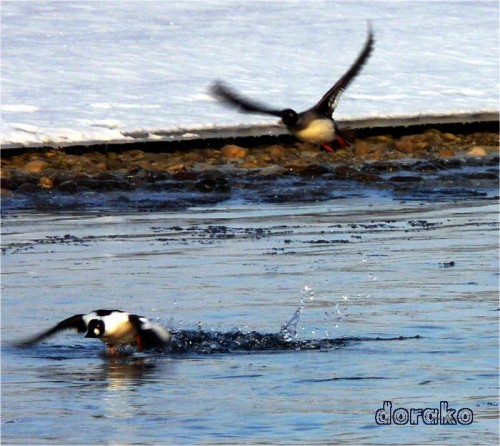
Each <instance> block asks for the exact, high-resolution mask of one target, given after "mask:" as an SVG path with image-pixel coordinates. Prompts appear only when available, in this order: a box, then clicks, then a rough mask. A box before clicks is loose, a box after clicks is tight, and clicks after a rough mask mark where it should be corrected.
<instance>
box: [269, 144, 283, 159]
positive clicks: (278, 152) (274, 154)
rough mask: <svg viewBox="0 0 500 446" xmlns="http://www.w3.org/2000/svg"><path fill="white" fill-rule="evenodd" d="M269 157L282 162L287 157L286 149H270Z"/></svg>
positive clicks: (278, 146) (276, 147) (272, 147)
mask: <svg viewBox="0 0 500 446" xmlns="http://www.w3.org/2000/svg"><path fill="white" fill-rule="evenodd" d="M269 157H270V158H271V160H273V161H280V160H282V159H283V158H284V157H285V148H284V147H283V146H280V145H274V146H271V147H269Z"/></svg>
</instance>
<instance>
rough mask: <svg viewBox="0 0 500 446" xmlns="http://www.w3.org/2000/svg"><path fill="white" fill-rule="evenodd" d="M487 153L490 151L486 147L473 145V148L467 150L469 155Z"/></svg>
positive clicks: (483, 154)
mask: <svg viewBox="0 0 500 446" xmlns="http://www.w3.org/2000/svg"><path fill="white" fill-rule="evenodd" d="M487 153H488V152H487V151H486V149H485V148H484V147H481V146H474V147H472V149H470V150H469V151H468V152H467V155H470V156H485V155H486V154H487Z"/></svg>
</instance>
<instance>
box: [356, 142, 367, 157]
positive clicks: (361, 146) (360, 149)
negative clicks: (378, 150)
mask: <svg viewBox="0 0 500 446" xmlns="http://www.w3.org/2000/svg"><path fill="white" fill-rule="evenodd" d="M354 153H355V154H356V155H358V156H363V155H367V154H368V153H370V144H369V143H368V142H367V141H364V140H362V139H358V140H357V141H356V144H355V146H354Z"/></svg>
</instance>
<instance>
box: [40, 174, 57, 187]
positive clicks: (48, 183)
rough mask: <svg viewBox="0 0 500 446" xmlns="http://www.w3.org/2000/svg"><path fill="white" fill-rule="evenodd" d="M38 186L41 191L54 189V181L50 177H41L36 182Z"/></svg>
mask: <svg viewBox="0 0 500 446" xmlns="http://www.w3.org/2000/svg"><path fill="white" fill-rule="evenodd" d="M38 186H39V187H41V188H42V189H52V188H53V187H54V180H53V179H52V178H50V177H46V176H42V177H40V179H39V180H38Z"/></svg>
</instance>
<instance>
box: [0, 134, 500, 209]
mask: <svg viewBox="0 0 500 446" xmlns="http://www.w3.org/2000/svg"><path fill="white" fill-rule="evenodd" d="M112 148H113V146H109V150H107V151H104V152H101V151H85V152H84V153H80V154H75V153H71V151H69V150H67V149H63V148H59V149H55V148H46V149H27V150H26V151H23V152H22V153H12V154H9V151H8V150H7V151H4V152H3V153H2V160H1V161H2V164H1V182H2V183H1V194H2V195H1V196H2V208H3V209H20V208H28V209H29V208H33V207H36V208H39V209H42V210H46V211H48V210H54V209H55V210H57V209H68V208H70V209H76V208H81V207H84V208H85V207H89V206H91V207H95V206H97V207H102V206H105V207H106V206H107V207H123V206H126V207H128V208H134V209H140V210H151V209H155V208H162V209H180V208H186V207H189V206H193V205H205V204H215V203H218V202H222V201H224V200H227V199H229V198H236V197H239V198H242V199H244V200H250V201H258V202H301V201H302V202H303V201H317V200H327V199H332V198H338V197H339V195H338V194H340V193H341V192H340V191H341V190H342V188H344V189H343V190H344V191H346V193H347V195H348V196H349V195H352V194H355V193H358V191H359V189H360V188H370V189H371V190H381V189H384V190H390V191H392V193H395V194H396V195H399V196H401V195H404V196H408V197H411V199H414V198H415V197H418V196H419V194H420V195H422V194H423V195H425V196H428V195H429V194H438V195H439V194H441V196H442V195H443V194H445V195H448V196H450V195H453V196H456V197H465V198H468V197H481V196H483V197H485V196H489V197H492V196H493V197H495V196H497V195H498V193H497V192H496V191H497V190H498V167H499V157H498V154H499V135H498V133H493V132H475V133H470V134H454V133H446V132H441V131H439V130H437V129H428V130H426V131H424V132H422V133H417V134H411V135H403V136H401V137H398V138H395V137H393V136H392V135H390V134H378V135H373V136H369V137H365V138H360V139H357V140H356V141H355V142H354V143H353V144H352V145H351V146H350V147H348V148H345V149H341V150H337V151H336V152H335V153H333V154H332V153H325V152H322V151H321V150H320V149H319V148H318V147H314V146H309V145H307V144H302V143H299V142H295V141H292V142H290V143H281V144H263V145H258V146H253V147H243V146H241V145H235V144H226V145H223V146H222V147H219V148H214V147H209V148H206V147H205V148H202V147H189V148H186V149H184V150H182V149H179V150H173V151H172V150H171V148H170V150H169V151H166V150H165V151H163V150H155V151H151V152H148V151H146V150H139V149H137V148H134V149H131V150H127V149H126V148H125V150H122V151H113V150H112ZM347 184H348V186H347ZM353 184H354V185H356V184H357V186H353ZM492 191H493V192H492ZM335 194H337V195H335ZM137 196H139V197H140V198H137ZM96 197H98V198H96Z"/></svg>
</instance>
